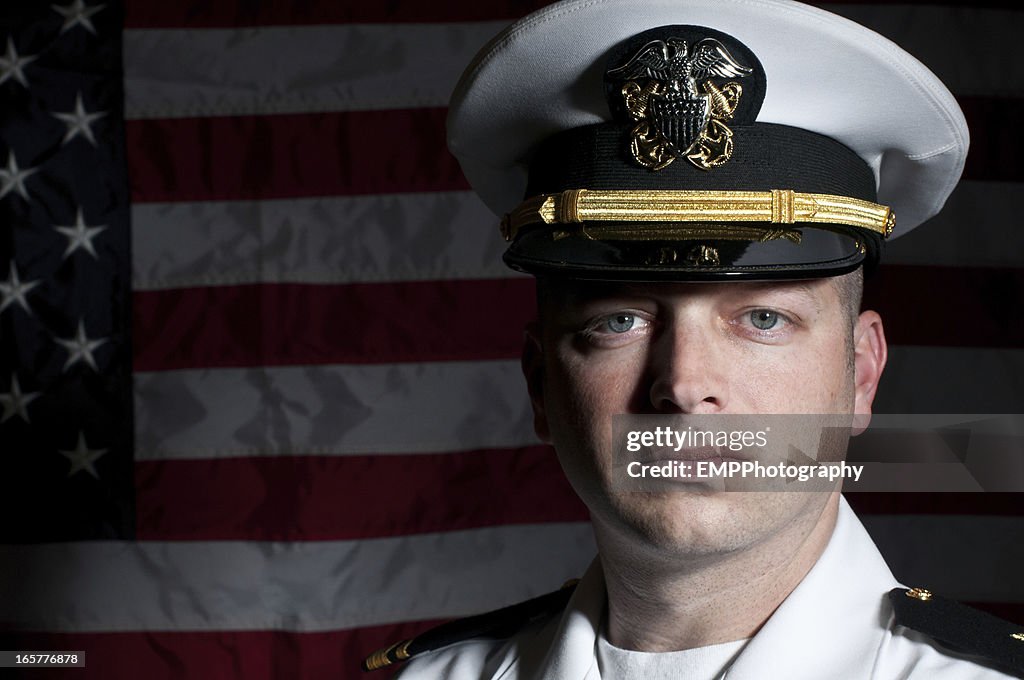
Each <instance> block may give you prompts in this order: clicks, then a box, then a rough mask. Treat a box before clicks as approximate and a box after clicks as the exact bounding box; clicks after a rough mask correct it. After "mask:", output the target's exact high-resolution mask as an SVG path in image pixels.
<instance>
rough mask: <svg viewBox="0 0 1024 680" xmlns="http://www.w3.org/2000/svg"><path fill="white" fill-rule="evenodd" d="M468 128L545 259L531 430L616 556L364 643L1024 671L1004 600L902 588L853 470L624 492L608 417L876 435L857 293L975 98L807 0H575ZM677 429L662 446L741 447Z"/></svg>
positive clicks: (466, 672)
mask: <svg viewBox="0 0 1024 680" xmlns="http://www.w3.org/2000/svg"><path fill="white" fill-rule="evenodd" d="M449 143H450V147H451V149H452V151H453V153H455V155H456V156H457V157H458V158H459V160H460V163H461V164H462V167H463V169H464V171H465V173H466V176H467V178H468V179H469V180H470V182H471V184H472V185H473V187H474V189H476V191H477V192H478V193H479V194H480V195H481V197H482V198H483V199H484V201H485V202H486V203H487V204H488V205H489V206H490V207H491V208H492V209H493V210H494V211H495V212H496V213H497V214H499V215H505V217H504V219H503V222H502V233H503V234H504V236H505V237H506V239H507V240H508V241H509V242H510V247H509V249H508V251H507V253H506V255H505V260H506V262H507V263H508V264H509V265H511V266H512V267H514V268H516V269H519V270H522V271H526V272H529V273H531V274H534V275H536V276H537V277H538V320H537V322H536V323H535V324H533V325H532V326H531V327H530V328H529V329H528V333H527V340H526V343H525V348H524V354H523V368H524V373H525V375H526V379H527V384H528V388H529V393H530V397H531V401H532V404H533V410H534V416H535V429H536V431H537V434H538V435H539V436H540V438H541V439H543V440H544V441H547V442H550V443H552V444H553V445H554V447H555V450H556V451H557V453H558V457H559V461H560V462H561V464H562V467H563V469H564V471H565V473H566V475H567V477H568V479H569V480H570V482H571V483H572V485H573V487H574V489H575V490H576V492H577V493H578V494H579V495H580V497H581V498H582V499H583V500H584V502H585V503H586V504H587V506H588V507H589V509H590V513H591V520H592V523H593V527H594V533H595V537H596V540H597V545H598V551H599V556H598V559H596V560H595V562H594V563H593V565H592V566H591V568H590V570H589V571H588V572H587V573H586V575H584V577H583V578H582V580H581V581H580V583H579V584H578V585H577V586H576V587H575V588H566V589H563V591H561V592H559V593H553V594H551V595H548V596H544V597H542V598H538V599H537V600H534V601H530V602H528V603H524V604H521V605H517V606H514V607H511V608H508V609H506V610H501V611H499V612H495V613H492V614H489V615H483V616H480V617H474V618H471V619H467V620H464V621H460V622H455V623H453V624H448V625H446V626H443V627H441V628H439V629H436V630H435V631H432V632H429V633H427V634H425V635H423V636H421V637H420V638H417V639H415V640H411V641H404V642H402V643H398V644H396V645H394V646H392V647H390V648H388V649H386V650H382V651H381V652H379V653H377V654H376V655H374V656H372V657H371V658H370V659H368V661H367V665H368V667H370V668H375V667H381V666H385V665H388V664H389V663H391V662H394V661H398V660H404V659H408V658H409V657H414V658H413V659H412V660H411V661H410V662H409V663H408V666H407V667H406V670H405V672H403V673H402V677H403V678H421V677H423V678H440V677H453V678H490V677H502V678H535V677H536V678H599V677H600V678H606V679H608V678H632V677H650V678H662V677H666V678H668V677H672V678H675V677H681V678H723V677H728V678H729V679H730V680H734V679H739V678H757V679H759V680H763V679H765V678H785V679H787V680H792V679H794V678H808V679H810V678H911V677H913V678H917V677H921V678H924V677H929V676H933V675H939V676H942V677H949V678H1000V677H1012V676H1009V675H1006V673H1020V672H1024V640H1020V639H1018V638H1017V637H1015V636H1014V632H1013V630H1014V629H1013V628H1012V627H1011V626H1009V624H1003V623H1002V622H1000V621H998V620H996V619H993V618H991V617H988V616H987V615H984V614H981V613H978V612H973V611H970V610H967V609H966V608H961V607H960V606H959V605H956V604H955V603H951V602H948V601H945V600H942V599H941V598H939V597H937V596H933V595H932V594H931V593H928V592H927V591H923V590H920V589H909V590H908V589H906V588H903V587H901V586H900V584H898V583H897V582H896V580H895V579H894V578H893V576H892V574H891V573H890V572H889V570H888V568H887V567H886V565H885V563H884V562H883V561H882V559H881V557H880V555H879V554H878V552H877V550H876V549H875V547H874V545H873V544H872V542H871V540H870V538H869V537H868V536H867V534H866V532H865V531H864V529H863V527H862V526H861V525H860V523H859V521H858V520H857V518H856V517H855V516H854V514H853V513H852V511H851V510H850V509H849V507H848V506H847V505H846V503H845V501H844V500H843V499H842V497H841V496H840V493H839V484H832V485H830V486H829V487H828V488H827V489H826V490H824V491H819V492H816V493H815V492H807V493H798V492H780V491H774V492H769V491H765V490H753V491H747V492H738V493H734V492H727V491H721V490H719V488H717V487H715V486H714V485H712V484H709V483H706V482H704V481H694V480H691V479H682V480H676V481H672V482H668V483H667V484H666V483H662V484H656V485H651V486H647V487H642V488H641V489H640V490H639V491H637V490H633V489H627V488H625V487H624V486H623V478H622V469H623V467H622V465H621V463H622V460H621V458H620V456H619V454H620V450H621V441H620V439H619V438H617V437H616V435H615V432H616V430H615V429H614V428H613V423H614V422H615V419H616V416H621V415H623V414H625V415H633V416H665V417H669V416H671V417H685V418H694V417H697V418H699V417H709V416H737V415H739V416H748V417H749V416H751V415H757V416H769V415H774V414H845V415H847V416H848V417H850V418H852V419H853V420H854V422H855V425H856V426H855V427H854V428H853V430H854V433H856V432H857V431H859V430H861V429H863V427H864V426H865V425H866V422H867V419H868V418H869V416H870V413H871V405H872V401H873V399H874V395H875V390H876V387H877V385H878V381H879V378H880V376H881V374H882V371H883V368H884V366H885V362H886V342H885V335H884V331H883V326H882V320H881V319H880V318H879V316H878V315H877V314H876V313H874V312H871V311H865V312H863V313H860V312H859V304H860V289H861V281H862V276H863V275H864V273H865V272H866V273H867V274H868V275H870V270H871V269H872V268H873V267H874V266H875V265H876V263H877V261H878V259H879V257H880V253H881V250H882V246H883V243H884V241H885V240H886V239H888V238H890V237H894V236H898V235H900V234H902V233H906V232H907V231H909V230H910V229H912V228H914V227H915V226H917V225H918V224H920V223H921V222H923V221H924V220H925V219H927V218H928V217H930V216H931V215H933V214H934V213H935V212H937V211H938V210H939V209H940V208H941V206H942V204H943V203H944V201H945V199H946V197H947V196H948V194H949V192H950V191H951V189H952V187H953V186H954V184H955V183H956V180H957V178H958V177H959V174H960V171H961V169H962V167H963V162H964V157H965V155H966V147H967V129H966V125H965V123H964V120H963V116H962V114H961V113H960V111H959V109H958V107H957V105H956V103H955V101H954V100H953V98H952V96H951V95H950V94H949V92H948V91H947V90H946V89H945V88H944V87H943V86H942V84H941V83H940V82H939V81H938V80H937V79H936V78H935V77H934V76H933V75H932V74H931V73H930V72H928V71H927V69H925V68H924V67H923V66H922V65H921V64H919V63H918V62H917V61H916V60H914V59H913V58H912V57H911V56H910V55H908V54H906V53H905V52H903V51H902V50H900V49H899V48H898V47H896V46H895V45H893V44H892V43H889V42H888V41H886V40H885V39H883V38H881V37H880V36H878V35H876V34H874V33H872V32H870V31H868V30H866V29H864V28H862V27H860V26H857V25H855V24H852V23H850V22H848V21H846V20H843V19H840V18H838V17H836V16H834V15H831V14H829V13H827V12H823V11H821V10H817V9H814V8H810V7H806V6H803V5H799V4H797V3H791V2H784V1H781V0H776V1H766V2H761V3H751V2H747V1H745V0H715V1H714V2H712V1H710V0H703V1H701V0H690V1H686V2H679V1H674V2H673V1H669V0H653V1H651V2H645V3H642V4H641V3H638V2H636V1H635V0H606V1H604V2H595V1H593V0H569V1H567V2H562V3H559V4H556V5H552V6H551V7H549V8H547V9H545V10H542V11H540V12H537V13H535V14H533V15H531V16H529V17H527V18H525V19H523V20H522V21H520V22H517V23H516V24H514V25H513V26H512V27H510V28H509V29H507V30H506V31H505V32H503V33H502V34H501V35H499V36H498V37H497V38H495V39H494V40H493V41H492V42H491V43H490V44H489V45H488V46H487V47H485V48H484V50H483V51H482V52H481V53H480V54H479V55H478V56H477V58H476V59H475V60H474V62H473V64H472V65H471V66H470V67H469V69H468V70H467V72H466V74H465V75H464V76H463V79H462V81H461V82H460V84H459V86H458V87H457V88H456V92H455V94H454V96H453V101H452V108H451V114H450V118H449ZM895 217H898V219H899V221H898V222H897V221H895ZM680 451H682V452H681V453H680ZM675 452H676V454H675V456H674V457H673V455H672V453H671V452H670V453H666V452H665V450H664V449H662V450H661V453H658V451H657V450H655V458H654V459H649V460H647V462H649V463H650V462H655V463H660V462H666V461H667V462H670V463H675V464H676V465H677V466H687V465H690V466H693V465H697V464H698V463H707V462H714V461H719V462H720V461H721V460H722V458H723V456H724V455H727V454H728V453H729V452H723V449H722V448H721V447H715V448H713V449H708V448H706V447H705V448H701V447H685V448H677V449H675ZM821 453H822V452H816V454H817V455H821ZM824 453H829V452H824ZM735 455H737V456H741V457H742V456H743V455H746V454H745V453H743V452H740V453H736V454H735ZM997 669H998V670H997Z"/></svg>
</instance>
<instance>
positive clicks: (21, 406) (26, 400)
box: [0, 375, 39, 423]
mask: <svg viewBox="0 0 1024 680" xmlns="http://www.w3.org/2000/svg"><path fill="white" fill-rule="evenodd" d="M38 397H39V393H38V392H29V393H28V394H23V393H22V391H21V385H19V384H18V376H17V375H12V376H11V391H10V392H8V393H7V394H0V404H2V405H3V407H4V414H3V416H2V417H0V423H6V422H7V421H8V420H10V419H11V418H13V417H14V416H20V417H21V418H23V419H24V420H25V422H26V423H27V422H29V420H28V411H27V410H26V407H27V406H28V405H29V404H31V403H32V402H33V401H35V400H36V399H37V398H38Z"/></svg>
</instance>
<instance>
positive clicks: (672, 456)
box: [637, 446, 755, 465]
mask: <svg viewBox="0 0 1024 680" xmlns="http://www.w3.org/2000/svg"><path fill="white" fill-rule="evenodd" d="M641 453H644V452H641ZM637 460H639V461H640V462H641V463H645V464H648V465H657V464H658V463H668V462H672V461H680V462H685V463H695V462H702V461H711V462H714V463H721V462H723V461H732V460H735V461H740V462H743V461H748V460H755V457H753V456H746V455H744V451H742V450H741V451H733V450H731V449H729V448H727V447H722V446H699V447H683V448H681V449H679V450H676V449H675V448H674V447H671V446H661V447H651V448H649V449H646V455H643V456H641V457H640V458H638V459H637Z"/></svg>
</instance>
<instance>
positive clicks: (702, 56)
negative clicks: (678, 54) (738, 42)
mask: <svg viewBox="0 0 1024 680" xmlns="http://www.w3.org/2000/svg"><path fill="white" fill-rule="evenodd" d="M690 61H691V63H692V64H693V71H692V73H693V77H694V78H696V79H701V78H707V77H708V76H718V77H719V78H736V77H742V76H745V75H747V74H748V73H750V72H751V71H752V70H753V69H751V68H748V67H746V66H744V65H742V64H740V63H739V62H738V61H736V60H735V59H734V58H733V56H732V55H731V54H729V50H727V49H726V48H725V45H723V44H722V43H721V42H720V41H718V40H715V39H714V38H704V39H703V40H701V41H700V42H699V43H697V44H696V45H695V46H694V48H693V55H692V56H691V57H690Z"/></svg>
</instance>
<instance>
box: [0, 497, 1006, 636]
mask: <svg viewBox="0 0 1024 680" xmlns="http://www.w3.org/2000/svg"><path fill="white" fill-rule="evenodd" d="M863 519H864V523H865V525H866V526H867V527H868V530H869V531H870V532H871V534H872V536H873V537H874V538H875V540H876V542H878V543H879V544H880V547H881V548H882V550H883V552H884V553H885V554H886V558H887V560H888V561H889V563H890V565H891V566H892V567H893V570H894V572H895V573H896V576H897V577H898V578H900V579H901V580H903V581H904V582H907V583H909V584H910V585H922V584H923V585H926V586H928V587H929V588H931V589H933V590H935V591H936V592H940V593H942V594H943V595H948V596H951V597H956V598H959V599H966V600H975V601H993V602H1021V601H1024V582H1022V581H1021V579H1019V578H1017V576H1018V574H1019V565H1020V564H1021V563H1022V562H1024V540H1022V539H1024V533H1022V532H1024V518H1020V517H959V516H942V517H939V516H934V517H933V516H910V517H900V516H896V517H890V516H867V517H864V518H863ZM593 554H594V545H593V541H592V537H591V532H590V527H589V525H588V524H582V523H574V524H543V525H526V526H507V527H498V528H490V529H475V530H472V531H457V532H449V533H441V534H423V535H417V536H405V537H401V538H387V539H374V540H364V541H318V542H309V543H250V542H239V541H224V542H184V541H183V542H166V543H164V542H139V543H131V542H90V543H59V544H38V545H29V546H0V573H5V574H19V576H18V578H7V579H3V580H2V581H0V601H2V602H3V603H4V606H3V608H2V609H0V628H3V629H6V630H11V629H14V630H38V629H42V630H49V631H56V632H61V631H64V632H71V631H77V632H102V631H121V630H153V631H168V630H195V631H208V630H267V629H276V630H293V631H318V630H337V629H344V628H351V627H361V626H373V625H383V624H388V623H396V622H400V621H412V620H424V619H434V618H447V617H456V616H464V615H467V614H471V613H475V612H480V611H486V610H489V609H494V608H496V607H500V606H503V605H506V604H509V603H512V602H516V601H521V600H524V599H527V598H529V597H532V596H534V595H537V594H539V593H542V592H546V591H549V590H553V589H554V588H557V587H558V586H559V585H560V584H561V583H562V582H563V581H564V580H565V579H567V578H571V577H574V576H579V575H580V574H582V572H583V570H584V569H585V568H586V565H587V564H588V563H589V561H590V559H591V558H592V556H593ZM469 557H472V559H468V558H469ZM978 574H984V575H985V578H978Z"/></svg>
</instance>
